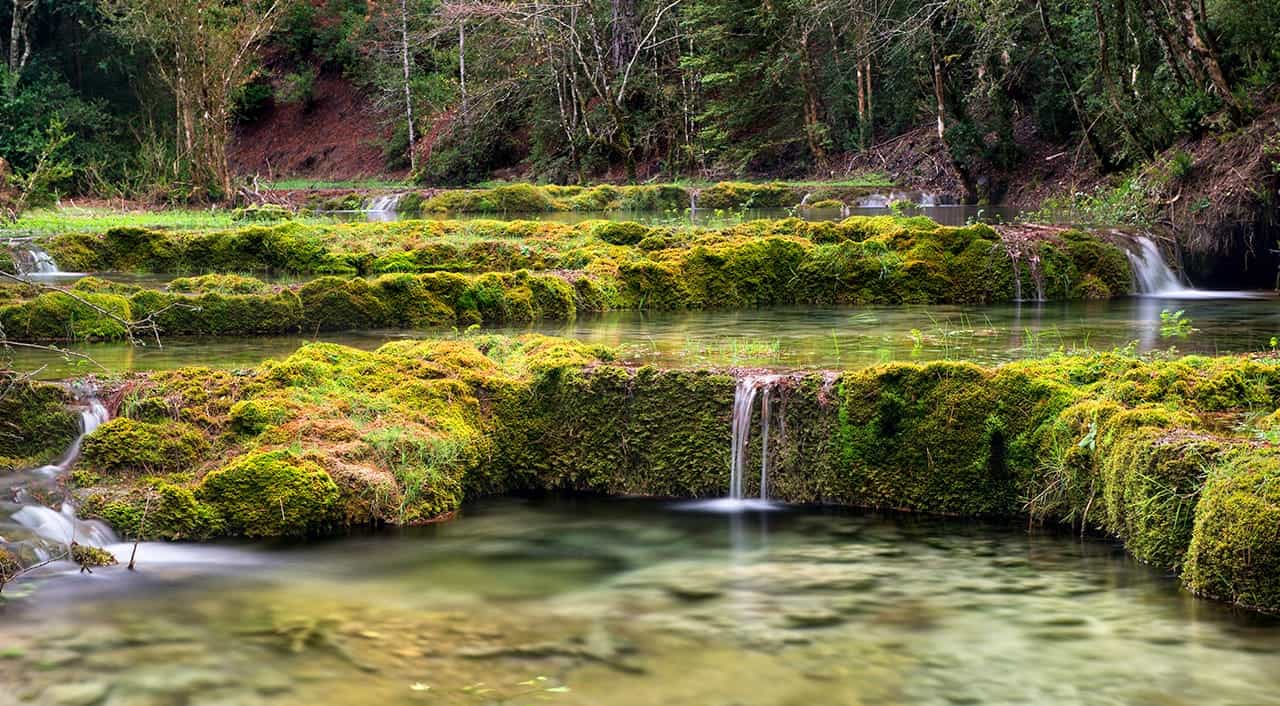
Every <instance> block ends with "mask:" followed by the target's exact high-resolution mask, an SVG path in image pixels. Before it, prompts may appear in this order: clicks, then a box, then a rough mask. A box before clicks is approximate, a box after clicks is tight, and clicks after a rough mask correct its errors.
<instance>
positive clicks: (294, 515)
mask: <svg viewBox="0 0 1280 706" xmlns="http://www.w3.org/2000/svg"><path fill="white" fill-rule="evenodd" d="M196 497H197V498H198V499H199V500H200V501H201V502H203V503H206V504H207V505H208V506H209V507H210V508H212V510H213V511H214V512H216V513H217V515H218V516H220V517H221V518H222V522H223V530H224V531H225V532H226V533H227V534H230V535H241V536H245V537H278V536H286V535H306V534H310V533H313V532H316V531H319V530H322V529H324V528H326V527H329V526H331V525H333V524H335V523H336V521H337V519H338V518H337V514H336V512H337V505H338V486H337V485H336V484H335V483H334V482H333V479H332V478H330V477H329V474H327V473H325V472H324V469H322V468H320V467H319V466H318V465H316V464H315V463H313V462H310V461H304V460H302V459H300V458H297V457H295V456H294V455H292V454H291V453H289V452H287V451H274V452H269V453H261V454H250V455H247V456H243V457H241V458H238V459H236V460H234V461H232V462H231V463H229V464H227V465H226V466H224V467H222V468H219V469H218V470H215V471H211V472H210V473H209V474H208V475H206V476H205V477H204V479H203V481H202V482H201V483H200V487H199V489H198V491H197V492H196Z"/></svg>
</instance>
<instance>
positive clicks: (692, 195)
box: [689, 189, 698, 213]
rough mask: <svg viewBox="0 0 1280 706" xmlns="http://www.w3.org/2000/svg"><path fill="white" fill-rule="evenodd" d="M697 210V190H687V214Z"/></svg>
mask: <svg viewBox="0 0 1280 706" xmlns="http://www.w3.org/2000/svg"><path fill="white" fill-rule="evenodd" d="M697 210H698V190H697V189H689V213H694V212H695V211H697Z"/></svg>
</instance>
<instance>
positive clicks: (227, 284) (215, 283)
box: [168, 274, 270, 294]
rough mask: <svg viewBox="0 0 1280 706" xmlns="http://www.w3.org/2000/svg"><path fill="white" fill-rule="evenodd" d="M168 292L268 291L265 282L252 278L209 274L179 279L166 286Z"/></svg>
mask: <svg viewBox="0 0 1280 706" xmlns="http://www.w3.org/2000/svg"><path fill="white" fill-rule="evenodd" d="M168 289H169V291H172V292H182V293H184V294H206V293H209V292H217V293H218V294H260V293H262V292H266V291H268V290H269V289H270V287H268V286H267V284H266V283H265V282H263V281H262V280H260V279H254V278H253V277H246V276H244V275H235V274H209V275H201V276H199V277H179V278H178V279H175V280H173V281H171V282H169V286H168Z"/></svg>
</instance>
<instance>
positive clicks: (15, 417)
mask: <svg viewBox="0 0 1280 706" xmlns="http://www.w3.org/2000/svg"><path fill="white" fill-rule="evenodd" d="M0 393H2V394H0V471H8V470H14V469H22V468H34V467H37V466H40V465H43V464H46V463H50V462H52V461H54V460H55V459H57V458H58V457H59V456H60V455H62V454H63V453H64V452H65V451H66V450H67V449H68V448H70V446H71V442H72V441H74V440H75V437H76V436H77V435H78V434H79V433H80V421H79V418H78V417H77V415H75V414H73V413H72V412H71V411H70V410H69V409H68V408H67V403H68V402H69V399H68V395H67V393H66V392H65V391H64V390H63V389H62V388H61V387H58V386H55V385H50V384H46V383H37V382H33V381H31V380H29V379H26V378H23V377H19V376H18V375H16V374H15V373H13V372H10V371H3V370H0Z"/></svg>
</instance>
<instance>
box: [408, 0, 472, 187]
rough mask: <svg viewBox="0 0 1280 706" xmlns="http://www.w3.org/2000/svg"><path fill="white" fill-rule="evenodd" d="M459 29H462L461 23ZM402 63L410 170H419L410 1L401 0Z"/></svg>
mask: <svg viewBox="0 0 1280 706" xmlns="http://www.w3.org/2000/svg"><path fill="white" fill-rule="evenodd" d="M458 26H459V31H461V26H462V25H461V24H459V25H458ZM400 63H401V66H402V67H403V68H404V117H405V122H406V123H407V124H408V126H409V170H410V171H413V172H417V171H418V139H417V135H416V134H415V132H414V130H415V128H414V125H413V86H412V84H410V82H409V2H408V0H400Z"/></svg>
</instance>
